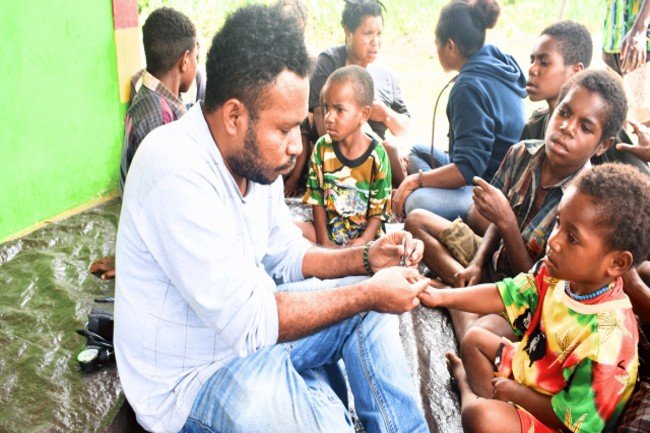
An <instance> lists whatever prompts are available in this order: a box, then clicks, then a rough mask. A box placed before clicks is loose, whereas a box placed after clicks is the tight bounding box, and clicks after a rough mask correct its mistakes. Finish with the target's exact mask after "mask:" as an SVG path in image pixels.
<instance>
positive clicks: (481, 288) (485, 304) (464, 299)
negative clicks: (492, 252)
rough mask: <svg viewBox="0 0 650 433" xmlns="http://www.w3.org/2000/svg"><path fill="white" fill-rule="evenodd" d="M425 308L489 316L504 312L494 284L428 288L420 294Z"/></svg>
mask: <svg viewBox="0 0 650 433" xmlns="http://www.w3.org/2000/svg"><path fill="white" fill-rule="evenodd" d="M420 301H421V302H422V303H423V304H424V305H426V306H427V307H431V308H435V307H447V308H453V309H455V310H461V311H468V312H470V313H478V314H490V313H501V312H502V311H504V310H505V306H504V305H503V300H502V299H501V295H500V294H499V290H498V289H497V286H496V284H479V285H478V286H471V287H465V288H458V289H434V288H428V289H426V290H425V291H424V292H422V293H421V294H420Z"/></svg>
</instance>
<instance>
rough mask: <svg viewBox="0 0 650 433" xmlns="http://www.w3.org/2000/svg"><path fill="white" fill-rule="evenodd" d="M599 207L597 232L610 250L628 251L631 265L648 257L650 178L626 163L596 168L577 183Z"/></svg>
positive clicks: (579, 189) (588, 171) (649, 239)
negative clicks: (601, 235)
mask: <svg viewBox="0 0 650 433" xmlns="http://www.w3.org/2000/svg"><path fill="white" fill-rule="evenodd" d="M576 188H577V190H578V192H580V193H582V194H585V195H587V196H589V197H590V198H591V199H592V201H593V203H594V204H595V205H596V206H597V207H598V222H597V226H596V227H595V228H596V229H599V230H600V231H601V232H602V233H603V238H604V240H605V242H606V245H607V246H608V247H609V248H610V250H611V251H629V252H631V253H632V256H634V264H635V265H637V264H639V263H640V262H642V261H644V260H647V259H648V258H649V257H648V256H649V255H650V178H649V177H648V176H647V175H645V174H643V173H641V171H640V170H639V169H637V168H636V167H633V166H631V165H627V164H602V165H597V166H595V167H593V168H591V169H589V170H587V171H585V173H584V174H582V175H581V176H580V177H579V178H578V181H577V182H576Z"/></svg>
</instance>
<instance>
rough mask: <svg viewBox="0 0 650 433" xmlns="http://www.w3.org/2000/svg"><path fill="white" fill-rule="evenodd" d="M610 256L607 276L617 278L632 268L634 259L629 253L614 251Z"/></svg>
mask: <svg viewBox="0 0 650 433" xmlns="http://www.w3.org/2000/svg"><path fill="white" fill-rule="evenodd" d="M611 254H612V260H611V262H610V264H609V266H608V267H607V274H608V275H609V276H611V277H618V276H620V275H623V274H624V273H626V272H627V271H629V270H630V268H631V267H632V263H633V262H634V257H633V256H632V253H631V252H629V251H614V252H612V253H611Z"/></svg>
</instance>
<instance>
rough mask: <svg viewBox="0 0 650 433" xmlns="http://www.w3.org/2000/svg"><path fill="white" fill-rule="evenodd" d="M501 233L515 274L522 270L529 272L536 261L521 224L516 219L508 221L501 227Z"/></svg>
mask: <svg viewBox="0 0 650 433" xmlns="http://www.w3.org/2000/svg"><path fill="white" fill-rule="evenodd" d="M499 234H500V235H501V238H502V239H503V244H504V245H505V248H506V252H507V253H508V262H509V263H510V268H511V269H512V272H513V273H514V274H519V273H521V272H528V271H529V270H530V268H532V267H533V265H534V263H533V261H532V260H531V258H530V255H529V254H528V249H527V248H526V244H525V243H524V239H523V238H522V237H521V232H520V231H519V226H518V225H517V222H516V220H514V221H510V222H509V223H508V222H506V223H505V224H504V226H503V227H501V228H500V229H499Z"/></svg>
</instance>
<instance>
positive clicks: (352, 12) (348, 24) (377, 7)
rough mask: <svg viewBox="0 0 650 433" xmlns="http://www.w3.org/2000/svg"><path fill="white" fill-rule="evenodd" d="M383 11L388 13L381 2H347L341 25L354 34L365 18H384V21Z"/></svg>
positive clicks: (374, 0)
mask: <svg viewBox="0 0 650 433" xmlns="http://www.w3.org/2000/svg"><path fill="white" fill-rule="evenodd" d="M382 10H383V11H384V12H386V8H385V7H384V4H383V3H382V2H380V1H379V0H345V7H344V8H343V17H342V18H341V25H343V27H344V28H346V29H348V30H349V31H351V32H354V31H355V30H356V29H357V27H359V24H361V20H363V17H366V16H371V17H382V19H383V18H384V15H383V14H382Z"/></svg>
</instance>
